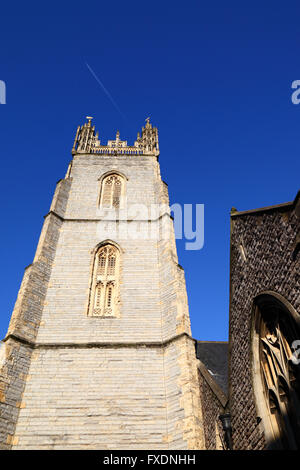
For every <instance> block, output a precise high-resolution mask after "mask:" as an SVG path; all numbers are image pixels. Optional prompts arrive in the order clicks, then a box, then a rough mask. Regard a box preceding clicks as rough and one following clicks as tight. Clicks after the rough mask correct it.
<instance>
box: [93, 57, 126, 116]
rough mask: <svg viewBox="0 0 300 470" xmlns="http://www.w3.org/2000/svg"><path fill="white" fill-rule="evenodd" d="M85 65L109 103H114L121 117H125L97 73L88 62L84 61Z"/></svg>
mask: <svg viewBox="0 0 300 470" xmlns="http://www.w3.org/2000/svg"><path fill="white" fill-rule="evenodd" d="M85 65H86V66H87V68H88V69H89V71H90V72H91V74H92V75H93V77H94V79H95V80H96V81H97V82H98V83H99V85H100V86H101V88H102V90H103V91H104V93H105V94H106V96H107V97H108V99H109V100H110V101H111V103H112V104H113V105H114V107H115V108H116V110H117V111H118V112H119V113H120V114H121V116H122V118H123V119H126V117H125V116H124V114H123V113H122V111H121V110H120V108H119V106H118V105H117V103H116V102H115V100H114V99H113V97H112V96H111V94H110V93H109V91H108V90H107V89H106V88H105V86H104V85H103V83H102V82H101V80H100V78H98V77H97V75H96V74H95V72H94V70H93V69H92V68H91V67H90V66H89V64H88V63H87V62H86V63H85Z"/></svg>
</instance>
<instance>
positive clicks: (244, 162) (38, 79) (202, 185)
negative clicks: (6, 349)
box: [0, 0, 300, 340]
mask: <svg viewBox="0 0 300 470" xmlns="http://www.w3.org/2000/svg"><path fill="white" fill-rule="evenodd" d="M299 13H300V7H299V2H296V1H289V2H276V1H272V2H271V1H263V2H262V1H259V2H258V1H251V2H241V1H236V2H233V1H230V0H228V1H226V2H225V1H217V2H216V1H215V2H212V1H209V2H208V1H206V2H204V1H199V0H198V1H188V2H171V1H156V0H151V1H150V2H143V1H139V2H130V1H129V2H120V1H116V2H108V1H107V2H99V1H98V2H94V1H92V0H91V1H88V2H82V1H80V2H79V1H72V2H59V3H58V2H54V1H53V2H47V4H45V3H44V2H39V3H32V2H30V1H29V2H23V3H21V2H20V3H19V4H18V3H17V4H16V3H12V2H11V3H8V2H5V4H2V5H1V12H0V15H1V27H0V39H1V50H0V57H1V60H0V80H4V81H5V83H6V87H7V104H6V105H0V120H1V121H0V122H1V127H0V138H1V147H0V148H1V155H0V157H1V158H0V164H1V187H0V190H1V198H2V212H1V221H2V230H1V244H0V249H1V261H2V262H1V270H0V271H1V272H0V275H1V290H2V293H1V297H0V307H1V319H0V333H1V334H0V336H1V337H2V338H3V337H4V335H5V333H6V330H7V326H8V322H9V319H10V316H11V312H12V309H13V305H14V302H15V299H16V296H17V292H18V289H19V285H20V282H21V279H22V277H23V272H24V268H25V266H27V265H28V264H30V263H31V262H32V259H33V256H34V253H35V249H36V244H37V241H38V237H39V234H40V230H41V227H42V223H43V215H45V214H46V213H47V212H48V210H49V206H50V202H51V199H52V196H53V191H54V188H55V183H56V181H57V180H58V179H60V178H62V177H64V175H65V171H66V168H67V165H68V162H69V160H70V158H71V155H70V149H71V147H72V143H73V138H74V133H75V130H76V127H77V125H78V124H82V123H83V122H84V118H85V116H86V115H91V116H94V123H95V124H96V127H97V129H98V130H99V131H100V137H101V139H103V140H105V141H106V140H107V139H110V138H113V137H114V136H115V131H116V129H119V130H120V133H121V138H124V139H125V140H128V141H129V142H130V143H132V142H133V141H134V139H135V137H136V133H137V131H138V130H140V127H141V126H142V125H143V124H144V119H145V118H146V117H147V116H148V115H150V116H151V119H152V122H153V123H154V125H157V126H158V129H159V139H160V150H161V155H160V163H161V171H162V177H163V179H164V180H165V181H167V183H168V185H169V192H170V200H171V203H175V202H178V203H181V204H184V203H186V204H188V203H189V204H196V203H203V204H205V245H204V248H203V249H202V250H200V251H186V250H185V249H184V242H183V241H179V242H177V248H178V255H179V262H180V264H181V265H182V266H183V267H184V269H185V272H186V281H187V289H188V297H189V305H190V315H191V320H192V330H193V335H194V337H196V338H198V339H201V340H226V339H227V334H228V300H229V299H228V292H229V213H230V208H231V207H232V206H235V207H237V208H238V209H239V210H246V209H252V208H257V207H261V206H266V205H272V204H277V203H281V202H286V201H290V200H293V199H294V197H295V195H296V193H297V191H298V189H299V188H300V181H299V174H300V172H299V169H300V168H299V167H300V165H299V153H300V105H294V104H292V102H291V93H292V89H291V83H292V82H293V81H294V80H297V79H300V56H299V50H300V48H299V45H300V43H299V24H300V22H299V18H300V17H299ZM86 63H88V64H89V65H90V67H91V68H92V69H93V70H94V72H95V73H96V74H97V75H98V77H99V78H100V80H101V81H102V83H103V84H104V86H105V87H106V89H107V90H108V91H109V93H110V94H111V96H112V97H113V99H114V101H115V103H116V104H117V106H118V108H119V109H120V110H121V113H120V112H119V111H118V110H117V109H116V107H115V106H114V105H113V104H112V102H111V101H110V100H109V99H108V97H107V95H106V94H105V93H104V92H103V90H102V88H101V87H100V86H99V84H98V83H97V82H96V80H95V79H94V77H93V76H92V75H91V73H90V71H89V70H88V68H87V66H86Z"/></svg>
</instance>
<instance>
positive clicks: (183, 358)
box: [0, 117, 204, 450]
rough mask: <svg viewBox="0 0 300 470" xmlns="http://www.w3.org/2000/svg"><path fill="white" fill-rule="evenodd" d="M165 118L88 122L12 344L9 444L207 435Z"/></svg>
mask: <svg viewBox="0 0 300 470" xmlns="http://www.w3.org/2000/svg"><path fill="white" fill-rule="evenodd" d="M158 156H159V146H158V131H157V128H156V127H152V125H151V123H150V121H149V118H147V120H146V124H145V126H144V127H143V128H142V132H141V134H138V136H137V139H136V141H135V142H134V145H133V146H130V145H128V144H127V142H126V141H124V140H121V138H120V133H119V132H117V134H116V138H115V140H109V141H108V143H107V144H106V145H105V144H102V143H101V141H100V139H99V134H98V133H96V132H95V127H94V126H93V125H92V118H91V117H87V122H86V123H85V124H84V125H83V126H79V127H78V129H77V132H76V137H75V141H74V145H73V149H72V161H71V163H70V164H69V168H68V171H67V174H66V176H65V178H64V179H62V180H60V181H59V182H58V183H57V186H56V190H55V193H54V197H53V200H52V204H51V207H50V210H49V212H48V214H47V215H46V216H45V221H44V225H43V228H42V232H41V236H40V239H39V243H38V246H37V250H36V254H35V258H34V260H33V263H32V264H31V265H30V266H28V267H27V268H26V269H25V273H24V278H23V281H22V284H21V287H20V291H19V294H18V298H17V301H16V304H15V308H14V311H13V314H12V318H11V322H10V325H9V329H8V332H7V335H6V337H5V338H4V340H3V343H2V346H1V350H0V351H1V352H0V406H1V408H0V409H1V419H0V442H1V444H0V448H2V449H111V450H114V449H146V450H147V449H202V448H203V446H204V440H203V429H202V417H201V406H200V391H199V383H198V368H197V359H196V356H195V344H194V343H195V341H194V340H193V339H192V337H191V330H190V320H189V312H188V303H187V295H186V288H185V278H184V272H183V270H182V268H181V266H180V265H179V264H178V260H177V253H176V244H175V236H174V229H173V221H172V217H171V216H170V210H169V199H168V189H167V185H166V183H164V182H163V181H162V179H161V176H160V167H159V163H158Z"/></svg>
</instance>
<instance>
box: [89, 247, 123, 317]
mask: <svg viewBox="0 0 300 470" xmlns="http://www.w3.org/2000/svg"><path fill="white" fill-rule="evenodd" d="M119 264H120V253H119V250H118V249H117V248H116V247H115V246H114V245H111V244H107V245H104V246H102V247H100V248H99V249H98V251H97V253H96V256H95V262H94V269H93V279H92V289H91V299H90V306H89V315H91V316H95V317H116V316H117V315H118V310H117V308H118V290H119V272H120V266H119Z"/></svg>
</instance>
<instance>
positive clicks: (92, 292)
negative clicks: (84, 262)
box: [87, 240, 123, 319]
mask: <svg viewBox="0 0 300 470" xmlns="http://www.w3.org/2000/svg"><path fill="white" fill-rule="evenodd" d="M105 247H112V248H114V250H115V252H116V254H117V257H116V266H115V276H114V279H106V281H105V283H104V282H103V281H104V279H98V276H97V268H98V259H97V257H98V255H99V253H100V252H101V250H102V249H103V248H105ZM91 254H92V263H91V274H90V280H89V286H90V288H89V297H88V308H87V316H88V317H92V318H102V319H104V318H120V314H121V312H120V304H121V302H120V284H121V272H122V258H123V250H121V248H120V246H119V245H118V244H117V243H115V242H114V241H112V240H104V241H103V242H100V243H98V245H97V246H96V247H95V249H94V250H93V251H92V253H91ZM100 283H102V284H103V286H104V288H105V287H106V288H107V287H109V286H113V287H114V289H113V293H112V298H113V306H112V314H111V315H96V314H95V296H96V290H97V287H98V286H99V284H100Z"/></svg>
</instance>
